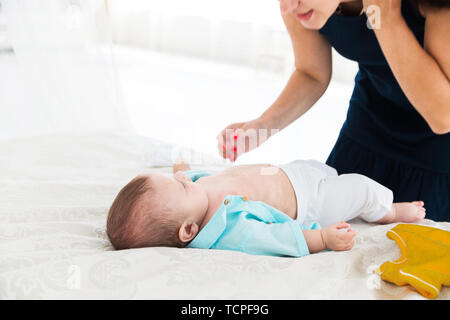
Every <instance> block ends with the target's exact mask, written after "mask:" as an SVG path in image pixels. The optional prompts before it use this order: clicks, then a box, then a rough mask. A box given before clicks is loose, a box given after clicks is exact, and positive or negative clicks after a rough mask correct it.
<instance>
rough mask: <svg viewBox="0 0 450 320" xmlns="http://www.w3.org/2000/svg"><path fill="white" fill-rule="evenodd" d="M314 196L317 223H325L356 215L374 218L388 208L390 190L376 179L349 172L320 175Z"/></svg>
mask: <svg viewBox="0 0 450 320" xmlns="http://www.w3.org/2000/svg"><path fill="white" fill-rule="evenodd" d="M317 199H318V208H319V212H318V213H319V223H320V224H321V225H322V226H323V227H326V226H328V225H331V224H333V223H335V222H339V221H348V220H351V219H354V218H356V217H360V218H362V219H364V220H366V221H368V222H377V221H379V220H380V219H382V218H383V217H384V216H385V215H386V214H387V213H388V212H390V211H391V209H392V201H393V194H392V191H391V190H389V189H388V188H386V187H384V186H383V185H381V184H379V183H378V182H376V181H374V180H372V179H370V178H368V177H366V176H363V175H360V174H354V173H352V174H341V175H340V176H329V177H327V178H325V179H323V180H322V181H321V182H320V184H319V187H318V197H317Z"/></svg>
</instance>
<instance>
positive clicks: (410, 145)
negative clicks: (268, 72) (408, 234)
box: [319, 0, 450, 221]
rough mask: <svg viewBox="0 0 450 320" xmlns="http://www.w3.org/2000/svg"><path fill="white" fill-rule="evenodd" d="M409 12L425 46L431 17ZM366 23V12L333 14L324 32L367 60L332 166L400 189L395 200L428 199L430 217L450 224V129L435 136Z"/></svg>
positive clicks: (350, 54) (405, 4)
mask: <svg viewBox="0 0 450 320" xmlns="http://www.w3.org/2000/svg"><path fill="white" fill-rule="evenodd" d="M402 14H403V17H404V19H405V21H406V23H407V24H408V26H409V28H410V29H411V30H412V32H413V33H414V35H415V37H416V38H417V40H418V41H419V43H420V44H421V45H422V46H423V40H424V26H425V19H424V18H423V17H422V16H421V15H420V13H419V11H418V10H417V8H416V7H414V6H413V5H412V4H411V2H410V1H407V0H403V1H402ZM366 21H367V17H366V15H365V14H364V15H362V16H357V17H345V16H340V15H337V14H333V15H332V16H331V17H330V19H329V20H328V21H327V23H326V25H325V26H324V27H323V28H322V29H320V30H319V32H320V33H321V34H322V35H324V36H325V37H326V38H327V39H328V41H329V42H330V43H331V45H332V46H333V47H334V48H335V49H336V51H337V52H339V53H340V54H341V55H342V56H344V57H346V58H348V59H351V60H354V61H356V62H358V65H359V71H358V73H357V75H356V78H355V88H354V91H353V94H352V97H351V99H350V106H349V109H348V113H347V119H346V121H345V123H344V125H343V127H342V129H341V131H340V134H339V138H338V140H337V142H336V145H335V146H334V148H333V150H332V151H331V154H330V155H329V157H328V159H327V164H328V165H330V166H332V167H334V168H336V170H337V171H338V173H339V174H343V173H360V174H363V175H366V176H368V177H370V178H372V179H374V180H375V181H378V182H379V183H381V184H383V185H385V186H386V187H388V188H390V189H391V190H392V191H393V193H394V201H395V202H403V201H414V200H423V201H424V202H425V207H426V209H427V217H426V218H428V219H433V220H435V221H450V134H445V135H436V134H434V133H433V132H432V131H431V129H430V127H429V126H428V124H427V123H426V122H425V120H424V119H423V118H422V116H421V115H420V114H419V113H418V112H417V111H416V109H415V108H414V107H413V106H412V104H411V103H410V102H409V101H408V98H407V97H406V96H405V94H404V93H403V91H402V90H401V88H400V86H399V84H398V82H397V80H396V79H395V77H394V74H393V73H392V71H391V69H390V67H389V65H388V63H387V60H386V59H385V57H384V55H383V52H382V51H381V48H380V46H379V44H378V41H377V39H376V37H375V33H374V32H373V30H371V29H369V28H367V26H366ZM398 41H402V39H398ZM410 67H411V68H414V66H413V65H412V66H410ZM430 85H431V86H432V85H433V84H430ZM425 90H426V89H425ZM448 107H449V108H450V101H449V106H448Z"/></svg>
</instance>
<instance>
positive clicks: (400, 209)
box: [378, 201, 426, 223]
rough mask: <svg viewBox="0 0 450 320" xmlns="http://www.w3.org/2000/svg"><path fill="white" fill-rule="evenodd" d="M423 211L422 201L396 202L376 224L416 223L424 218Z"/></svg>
mask: <svg viewBox="0 0 450 320" xmlns="http://www.w3.org/2000/svg"><path fill="white" fill-rule="evenodd" d="M425 211H426V209H425V208H424V203H423V201H413V202H397V203H394V204H393V205H392V210H391V211H389V212H388V213H387V214H386V215H385V216H384V217H383V218H382V219H381V220H379V221H378V222H379V223H394V222H407V223H410V222H416V221H419V220H422V219H423V218H425Z"/></svg>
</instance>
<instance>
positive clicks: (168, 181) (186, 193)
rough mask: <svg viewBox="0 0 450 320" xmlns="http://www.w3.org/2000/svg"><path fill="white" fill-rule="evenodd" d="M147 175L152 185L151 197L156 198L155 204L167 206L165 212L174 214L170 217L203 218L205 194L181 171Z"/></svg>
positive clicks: (195, 219) (206, 199) (206, 205)
mask: <svg viewBox="0 0 450 320" xmlns="http://www.w3.org/2000/svg"><path fill="white" fill-rule="evenodd" d="M148 176H149V178H150V179H151V180H152V185H153V187H154V194H153V196H152V197H153V199H154V200H156V202H157V204H156V205H157V206H162V207H167V208H168V209H169V210H165V212H166V211H167V213H165V214H169V215H174V216H173V217H170V219H171V218H173V219H180V220H186V219H192V220H193V221H198V220H201V219H202V218H203V216H202V215H204V214H205V212H206V210H207V209H208V197H207V194H206V192H205V190H204V189H203V188H202V187H201V186H200V185H198V184H196V183H194V182H192V180H191V179H190V178H189V177H187V176H186V175H185V174H183V172H181V171H178V172H177V173H176V174H174V175H173V176H172V177H167V176H164V175H161V174H149V175H148ZM168 218H169V217H168Z"/></svg>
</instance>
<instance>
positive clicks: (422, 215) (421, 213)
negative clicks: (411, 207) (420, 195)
mask: <svg viewBox="0 0 450 320" xmlns="http://www.w3.org/2000/svg"><path fill="white" fill-rule="evenodd" d="M425 215H426V210H425V208H420V209H419V210H418V211H417V216H418V218H419V220H422V219H424V218H425Z"/></svg>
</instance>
